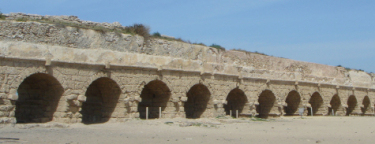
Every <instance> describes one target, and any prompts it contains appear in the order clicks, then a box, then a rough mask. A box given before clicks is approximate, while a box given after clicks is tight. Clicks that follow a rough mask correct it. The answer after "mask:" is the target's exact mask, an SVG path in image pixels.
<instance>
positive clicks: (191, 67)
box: [0, 13, 375, 89]
mask: <svg viewBox="0 0 375 144" xmlns="http://www.w3.org/2000/svg"><path fill="white" fill-rule="evenodd" d="M20 18H25V19H28V20H38V19H44V18H48V19H54V20H59V21H65V22H71V23H77V24H82V25H91V26H101V27H105V28H109V29H111V28H114V27H122V26H121V24H119V23H117V22H115V23H95V22H90V21H82V20H80V19H78V18H77V17H75V16H40V15H30V14H22V13H11V14H7V15H6V20H0V57H3V58H16V59H30V60H46V59H50V60H52V61H58V62H67V63H85V64H93V65H106V64H107V65H108V64H109V65H114V66H129V67H140V68H150V69H159V70H161V69H162V70H174V71H188V72H199V73H201V74H218V75H231V76H238V77H239V78H259V79H269V80H280V81H298V82H308V83H317V84H329V85H340V86H349V87H360V88H370V89H375V75H374V74H368V73H366V72H363V71H357V70H346V69H345V68H343V67H336V66H328V65H322V64H316V63H309V62H302V61H296V60H291V59H285V58H279V57H272V56H266V55H261V54H256V53H250V52H243V51H236V50H230V51H225V50H219V49H216V48H211V47H207V46H202V45H195V44H189V43H184V42H179V41H170V40H165V39H156V38H152V39H150V40H149V41H148V43H149V44H147V45H145V44H144V43H145V41H144V38H143V37H142V36H138V35H131V34H118V33H115V32H105V33H102V32H98V31H95V30H92V29H80V28H75V27H69V26H66V27H65V26H58V25H54V24H48V23H40V22H36V21H16V20H17V19H20Z"/></svg>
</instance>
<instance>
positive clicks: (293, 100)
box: [284, 91, 301, 116]
mask: <svg viewBox="0 0 375 144" xmlns="http://www.w3.org/2000/svg"><path fill="white" fill-rule="evenodd" d="M285 102H286V103H287V107H285V109H284V110H285V114H286V115H289V116H292V115H295V114H296V112H297V110H298V108H299V105H300V103H301V96H300V95H299V93H298V92H297V91H291V92H289V94H288V96H287V97H286V100H285Z"/></svg>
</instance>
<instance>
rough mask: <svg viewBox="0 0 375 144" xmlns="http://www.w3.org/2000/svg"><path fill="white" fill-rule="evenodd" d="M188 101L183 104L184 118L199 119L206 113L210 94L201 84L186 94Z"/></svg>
mask: <svg viewBox="0 0 375 144" xmlns="http://www.w3.org/2000/svg"><path fill="white" fill-rule="evenodd" d="M186 95H187V97H188V100H187V101H186V102H185V104H184V109H185V113H186V118H200V117H201V115H202V114H203V113H204V112H205V111H206V108H207V104H208V102H209V100H210V97H211V93H210V91H209V90H208V88H207V87H206V86H205V85H203V84H196V85H194V86H193V87H191V88H190V90H189V91H188V93H187V94H186Z"/></svg>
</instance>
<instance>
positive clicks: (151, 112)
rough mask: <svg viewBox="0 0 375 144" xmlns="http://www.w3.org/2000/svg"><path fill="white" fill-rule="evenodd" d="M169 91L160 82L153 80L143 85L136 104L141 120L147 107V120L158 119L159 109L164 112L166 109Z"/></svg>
mask: <svg viewBox="0 0 375 144" xmlns="http://www.w3.org/2000/svg"><path fill="white" fill-rule="evenodd" d="M170 97H171V91H170V89H169V87H168V86H167V84H165V83H164V82H163V81H161V80H153V81H150V82H149V83H147V84H146V85H144V87H143V89H142V92H141V98H142V101H141V102H139V104H138V112H139V116H140V118H141V119H145V118H146V107H148V118H150V119H153V118H159V107H161V110H162V111H164V110H165V109H166V108H167V107H168V102H169V100H170Z"/></svg>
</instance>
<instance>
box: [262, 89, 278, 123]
mask: <svg viewBox="0 0 375 144" xmlns="http://www.w3.org/2000/svg"><path fill="white" fill-rule="evenodd" d="M275 100H276V97H275V95H274V94H273V93H272V91H270V90H264V91H263V92H262V93H261V94H260V95H259V99H258V102H259V105H258V107H257V112H258V113H259V117H260V118H268V116H269V113H270V112H271V110H272V108H273V106H274V104H275Z"/></svg>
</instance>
